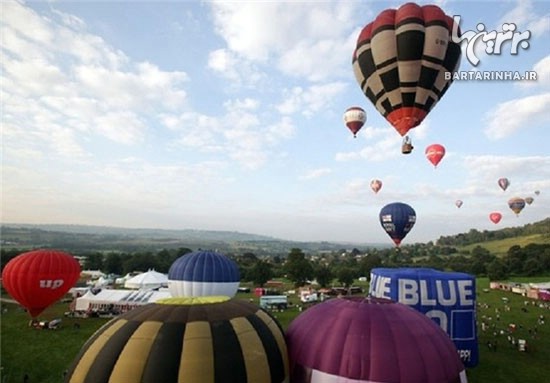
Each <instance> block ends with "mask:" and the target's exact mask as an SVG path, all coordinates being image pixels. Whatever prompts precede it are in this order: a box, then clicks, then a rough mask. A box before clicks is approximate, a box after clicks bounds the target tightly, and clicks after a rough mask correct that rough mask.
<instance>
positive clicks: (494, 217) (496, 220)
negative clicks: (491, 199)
mask: <svg viewBox="0 0 550 383" xmlns="http://www.w3.org/2000/svg"><path fill="white" fill-rule="evenodd" d="M489 219H490V220H491V221H492V222H493V223H494V224H497V223H499V222H500V220H501V219H502V214H500V213H498V212H493V213H491V214H489Z"/></svg>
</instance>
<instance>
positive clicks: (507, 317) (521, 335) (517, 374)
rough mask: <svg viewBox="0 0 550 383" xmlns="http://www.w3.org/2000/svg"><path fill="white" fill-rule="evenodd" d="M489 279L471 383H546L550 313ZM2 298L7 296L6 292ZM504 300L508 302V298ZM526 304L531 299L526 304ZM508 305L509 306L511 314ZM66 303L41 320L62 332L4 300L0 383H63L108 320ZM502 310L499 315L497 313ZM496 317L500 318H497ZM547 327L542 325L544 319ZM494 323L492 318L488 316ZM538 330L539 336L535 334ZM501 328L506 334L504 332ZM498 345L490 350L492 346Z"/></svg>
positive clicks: (483, 288)
mask: <svg viewBox="0 0 550 383" xmlns="http://www.w3.org/2000/svg"><path fill="white" fill-rule="evenodd" d="M549 279H550V278H517V279H514V281H517V282H527V281H531V282H539V281H548V280H549ZM488 287H489V281H488V280H487V279H486V278H480V279H478V280H477V303H478V312H477V318H478V322H479V323H481V322H482V321H484V322H485V323H486V324H487V330H486V331H482V329H481V326H478V327H479V328H478V337H479V349H480V357H479V360H480V362H479V365H478V366H477V367H475V368H470V369H468V370H467V375H468V381H469V382H470V383H482V382H491V383H492V382H502V383H526V382H529V383H546V382H548V377H549V376H550V362H549V361H550V360H549V357H548V355H550V323H548V319H549V318H548V317H550V310H548V309H543V308H540V307H538V306H537V305H532V303H531V301H532V300H529V299H527V298H525V297H522V296H520V295H517V294H513V293H511V292H504V291H497V290H488ZM2 297H3V298H8V297H7V296H6V295H5V293H4V292H3V293H2ZM237 297H238V298H242V299H247V300H249V299H253V300H254V302H256V303H258V299H257V298H256V297H254V296H253V295H252V294H238V295H237ZM503 298H504V299H503ZM290 301H291V302H292V303H293V305H292V306H291V307H290V308H289V309H287V310H285V311H283V312H273V313H272V315H273V316H274V317H275V318H276V319H277V320H278V322H279V323H280V324H281V326H282V327H283V329H286V328H287V327H288V325H289V324H290V323H291V321H292V320H293V319H294V318H295V317H296V316H297V315H299V314H300V311H299V308H298V307H299V304H298V303H299V302H298V298H297V297H292V298H291V299H290ZM526 301H529V303H528V304H526ZM506 306H507V307H508V308H509V311H508V310H507V308H506ZM67 310H68V304H67V303H58V304H56V305H53V306H51V307H50V308H48V309H47V310H46V311H44V312H43V314H42V315H41V316H40V318H41V319H46V320H51V319H54V318H62V319H63V322H62V324H61V327H60V328H59V329H57V330H37V329H33V328H31V327H29V326H28V323H29V319H30V318H29V316H28V314H27V313H26V312H25V311H24V310H22V309H21V308H20V307H19V306H18V305H16V304H13V303H7V302H2V310H1V312H2V314H1V318H0V320H1V348H0V356H1V366H0V376H1V380H0V381H1V383H21V382H23V377H24V375H25V374H27V375H28V376H29V379H28V381H27V382H28V383H59V382H62V381H63V372H64V371H65V370H66V369H67V368H68V367H69V365H70V364H71V362H72V360H73V359H74V358H75V356H76V355H77V354H78V351H79V349H80V348H81V347H82V345H83V344H84V342H85V341H86V340H87V339H88V338H89V337H90V336H91V335H92V334H93V333H94V332H95V331H96V330H97V329H98V328H99V327H101V326H102V325H103V324H104V323H106V322H107V321H108V319H101V318H86V319H83V318H65V317H63V313H64V312H65V311H67ZM497 310H498V311H497ZM497 314H498V315H499V318H498V319H497ZM540 315H543V316H544V317H545V324H539V323H537V321H538V319H539V316H540ZM489 317H490V318H491V319H488V318H489ZM510 324H515V325H516V331H515V332H514V334H513V335H514V338H515V339H516V340H517V339H525V340H526V341H527V351H526V352H522V351H519V350H518V347H517V345H516V346H512V344H511V343H510V342H509V341H508V339H507V335H508V333H507V332H506V330H507V329H508V326H509V325H510ZM535 328H536V333H535ZM500 330H503V331H504V334H500ZM488 342H491V343H492V344H495V343H496V345H497V347H496V349H489V348H488V346H487V343H488Z"/></svg>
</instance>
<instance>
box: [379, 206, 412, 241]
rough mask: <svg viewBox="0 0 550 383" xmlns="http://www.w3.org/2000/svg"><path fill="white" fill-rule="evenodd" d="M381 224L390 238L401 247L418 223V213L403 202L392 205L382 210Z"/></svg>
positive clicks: (380, 215)
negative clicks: (404, 239)
mask: <svg viewBox="0 0 550 383" xmlns="http://www.w3.org/2000/svg"><path fill="white" fill-rule="evenodd" d="M379 218H380V224H381V225H382V228H384V230H385V231H386V233H388V235H389V236H390V238H391V239H392V240H393V242H394V243H395V244H396V246H399V245H400V244H401V240H402V239H403V238H405V237H406V236H407V234H408V233H409V231H411V229H412V228H413V226H414V224H415V222H416V212H415V211H414V209H413V208H412V207H410V206H409V205H407V204H406V203H402V202H393V203H390V204H388V205H386V206H384V207H383V208H382V210H380V214H379Z"/></svg>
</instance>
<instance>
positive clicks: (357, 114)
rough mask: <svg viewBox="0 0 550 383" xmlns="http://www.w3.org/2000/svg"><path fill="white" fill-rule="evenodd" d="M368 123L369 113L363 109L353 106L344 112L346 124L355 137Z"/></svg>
mask: <svg viewBox="0 0 550 383" xmlns="http://www.w3.org/2000/svg"><path fill="white" fill-rule="evenodd" d="M366 121H367V113H366V112H365V110H364V109H363V108H360V107H358V106H353V107H351V108H349V109H347V110H346V111H345V112H344V122H345V124H346V126H347V127H348V129H349V130H350V131H351V132H352V133H353V137H355V136H356V135H357V132H359V130H361V128H362V127H363V125H364V124H365V122H366Z"/></svg>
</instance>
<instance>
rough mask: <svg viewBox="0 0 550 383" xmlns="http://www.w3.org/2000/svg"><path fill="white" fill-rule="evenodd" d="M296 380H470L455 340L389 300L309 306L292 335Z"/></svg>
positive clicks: (361, 299)
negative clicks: (454, 342)
mask: <svg viewBox="0 0 550 383" xmlns="http://www.w3.org/2000/svg"><path fill="white" fill-rule="evenodd" d="M286 339H287V346H288V352H289V361H290V378H291V381H292V382H304V383H310V382H311V383H339V382H342V383H360V382H376V383H393V382H401V383H413V382H414V383H416V382H439V383H458V382H466V381H467V378H466V373H465V369H464V365H463V364H462V362H461V360H460V358H459V357H458V354H457V350H456V348H455V346H454V344H453V342H452V341H451V340H450V339H449V336H448V335H447V334H446V333H445V332H444V331H443V330H442V329H441V328H440V327H439V326H438V325H437V324H436V323H434V322H433V321H432V320H431V319H429V318H428V317H427V316H425V315H423V314H421V313H420V312H418V311H416V310H414V309H412V308H410V307H408V306H406V305H403V304H401V303H396V302H394V301H391V300H389V299H381V298H364V297H349V298H348V297H346V298H334V299H330V300H328V301H325V302H323V303H319V304H317V305H315V306H312V307H310V308H308V309H307V310H306V311H304V312H302V313H301V314H300V315H299V316H298V317H296V318H295V319H294V320H293V321H292V322H291V323H290V325H289V326H288V329H287V331H286Z"/></svg>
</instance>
